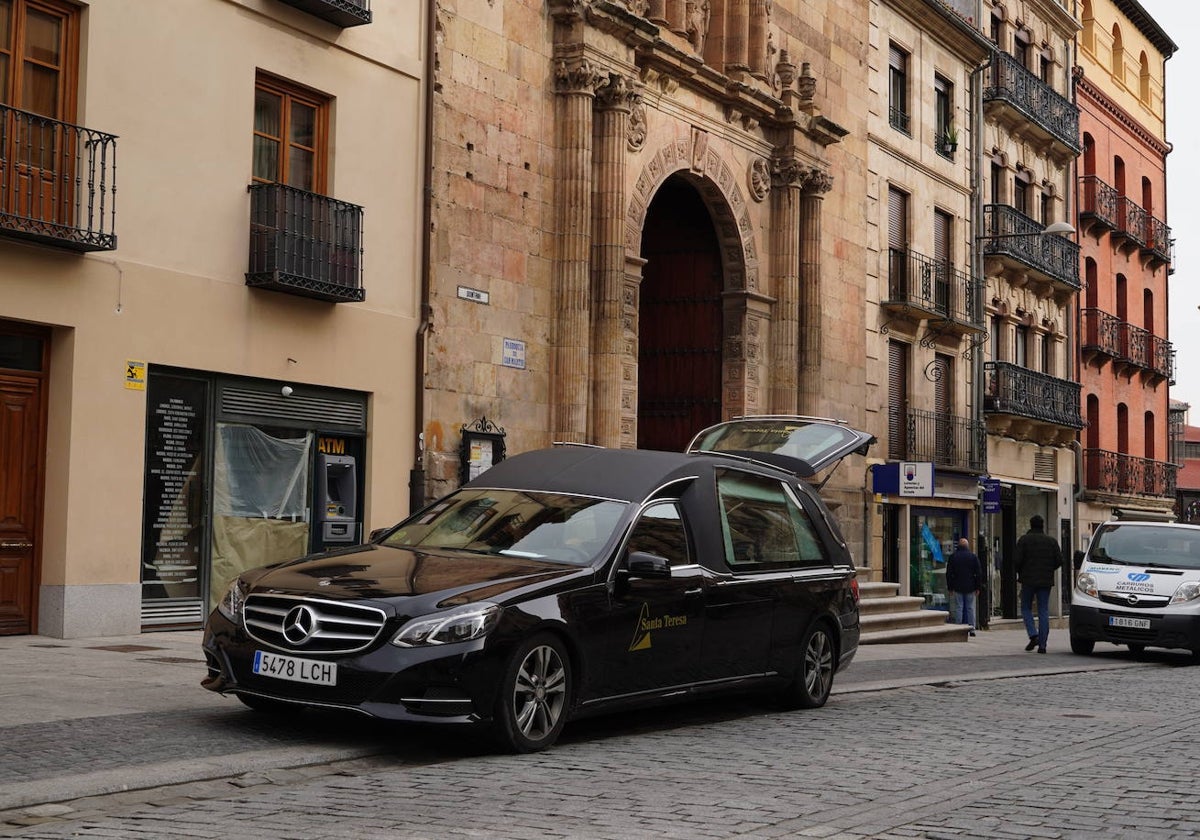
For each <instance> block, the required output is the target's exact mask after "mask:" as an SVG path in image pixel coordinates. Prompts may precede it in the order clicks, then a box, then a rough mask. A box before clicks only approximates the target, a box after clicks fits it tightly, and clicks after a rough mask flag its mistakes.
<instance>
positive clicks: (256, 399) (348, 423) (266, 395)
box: [217, 382, 367, 432]
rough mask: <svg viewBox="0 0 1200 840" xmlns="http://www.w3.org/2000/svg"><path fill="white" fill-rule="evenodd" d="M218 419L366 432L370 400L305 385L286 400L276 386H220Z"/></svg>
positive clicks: (294, 390)
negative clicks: (368, 402)
mask: <svg viewBox="0 0 1200 840" xmlns="http://www.w3.org/2000/svg"><path fill="white" fill-rule="evenodd" d="M268 388H269V389H270V390H268ZM217 418H218V419H219V420H224V421H229V422H240V423H258V424H265V425H273V426H284V427H295V428H304V429H319V430H322V431H331V432H332V431H344V432H365V431H366V428H367V398H366V396H365V395H364V394H355V393H353V392H340V393H339V392H336V391H330V390H328V389H320V390H318V389H315V388H306V387H305V386H302V385H296V386H293V390H292V392H291V394H289V395H288V396H284V395H283V394H282V393H281V392H280V391H279V390H277V389H275V386H274V385H270V386H267V385H258V384H257V383H254V384H247V383H241V382H238V383H231V382H218V383H217Z"/></svg>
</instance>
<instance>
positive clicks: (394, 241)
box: [0, 0, 427, 638]
mask: <svg viewBox="0 0 1200 840" xmlns="http://www.w3.org/2000/svg"><path fill="white" fill-rule="evenodd" d="M4 5H5V10H4V12H0V14H2V13H7V14H9V15H10V18H9V20H8V21H5V23H7V24H8V25H7V26H0V37H7V38H8V39H9V41H8V43H0V51H3V52H6V53H7V55H8V57H9V59H10V60H9V61H8V63H7V67H8V76H7V77H5V76H0V83H3V84H5V85H6V86H5V87H3V88H0V121H2V123H0V124H2V125H3V131H0V136H3V137H5V140H4V141H3V142H5V143H6V144H7V145H6V146H5V148H4V152H3V153H2V154H0V174H2V175H3V177H2V178H0V183H2V184H3V185H4V194H3V196H0V399H2V400H3V405H4V409H5V410H4V412H3V417H4V419H3V420H0V447H2V448H0V595H2V598H0V632H4V633H42V634H45V635H50V636H57V637H64V638H71V637H84V636H102V635H110V634H125V633H135V632H138V630H139V628H143V627H149V628H153V627H163V626H198V625H199V622H200V621H201V620H202V617H203V615H204V614H206V611H207V609H208V607H209V605H210V604H211V603H212V600H213V599H215V598H219V597H220V595H221V594H222V591H223V589H224V585H225V583H226V581H227V579H228V578H229V577H230V576H231V575H232V574H233V573H234V572H235V571H236V570H237V569H238V568H239V567H242V566H248V565H259V564H261V563H262V562H265V561H268V560H271V559H276V558H280V557H286V556H294V555H295V554H297V553H302V552H303V551H307V550H308V549H309V548H315V547H322V546H336V545H339V544H342V543H343V542H344V541H346V540H349V539H353V540H357V539H358V538H359V537H360V536H362V533H363V532H364V531H366V530H368V529H370V528H372V527H378V526H382V525H385V524H389V523H391V522H393V521H395V520H396V519H398V518H399V517H400V516H401V515H403V514H405V513H407V506H408V483H409V480H410V476H409V473H410V469H411V467H412V466H413V463H414V457H415V445H416V444H415V441H416V436H417V432H418V429H417V427H416V425H415V419H414V418H415V412H416V403H417V400H416V398H415V396H414V395H415V393H416V384H417V383H416V381H415V367H416V364H415V362H416V359H415V346H416V334H417V328H418V323H419V300H420V293H419V289H420V283H419V281H418V278H419V276H420V264H421V252H422V251H421V239H420V237H419V233H418V231H419V229H420V223H419V219H420V210H421V187H422V172H423V156H424V153H423V149H424V137H423V128H422V126H423V124H424V116H423V115H424V107H423V89H424V80H425V68H426V58H427V56H426V45H425V35H424V34H423V33H424V32H425V26H424V22H423V21H422V19H421V17H420V13H419V12H418V13H415V16H414V11H413V9H412V8H408V7H406V8H405V10H404V13H403V14H401V13H400V9H399V7H398V6H397V4H393V3H378V2H377V3H376V4H375V7H376V8H375V9H374V10H372V9H371V8H370V2H369V0H289V1H288V2H285V1H284V0H169V2H146V0H103V2H94V3H82V2H80V3H75V2H69V0H38V1H37V2H35V0H13V2H11V3H6V4H4Z"/></svg>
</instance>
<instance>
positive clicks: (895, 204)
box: [888, 187, 908, 251]
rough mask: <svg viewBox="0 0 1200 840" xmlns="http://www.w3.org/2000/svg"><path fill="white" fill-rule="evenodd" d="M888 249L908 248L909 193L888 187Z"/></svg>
mask: <svg viewBox="0 0 1200 840" xmlns="http://www.w3.org/2000/svg"><path fill="white" fill-rule="evenodd" d="M888 247H889V248H897V249H899V250H901V251H903V250H904V249H905V248H907V247H908V193H906V192H903V191H901V190H898V189H896V188H895V187H888Z"/></svg>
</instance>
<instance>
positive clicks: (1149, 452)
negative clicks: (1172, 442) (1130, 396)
mask: <svg viewBox="0 0 1200 840" xmlns="http://www.w3.org/2000/svg"><path fill="white" fill-rule="evenodd" d="M1145 424H1146V425H1145V431H1144V432H1143V434H1144V435H1145V440H1146V457H1147V458H1149V459H1150V460H1151V461H1154V460H1157V458H1156V455H1157V453H1158V441H1157V440H1155V439H1154V412H1153V411H1147V412H1146V418H1145Z"/></svg>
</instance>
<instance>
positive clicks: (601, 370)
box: [592, 73, 641, 448]
mask: <svg viewBox="0 0 1200 840" xmlns="http://www.w3.org/2000/svg"><path fill="white" fill-rule="evenodd" d="M640 98H641V92H640V90H638V88H637V87H636V86H635V84H634V83H633V82H632V81H630V80H629V79H627V78H625V77H624V76H622V75H621V74H619V73H610V74H609V75H608V81H607V82H605V83H603V84H602V85H600V87H599V88H597V90H596V128H595V131H596V135H595V143H596V148H595V158H594V160H593V165H592V170H593V188H594V193H593V195H594V199H593V201H594V211H595V215H594V224H593V228H592V266H593V270H592V282H593V284H594V288H595V295H594V297H593V306H594V307H595V308H594V313H593V322H592V323H593V329H592V442H593V443H596V444H599V445H600V446H609V447H613V448H616V447H619V446H620V445H621V382H622V372H621V367H622V366H621V363H622V360H623V359H624V353H625V341H624V330H623V326H622V323H623V321H622V317H621V302H622V298H623V292H624V286H625V216H626V214H627V212H628V206H627V205H628V203H629V202H628V201H627V199H626V196H625V157H626V149H627V145H628V142H629V141H628V137H627V134H628V131H629V113H630V110H631V109H632V107H633V105H634V103H636V102H637V101H638V100H639V99H640Z"/></svg>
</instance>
